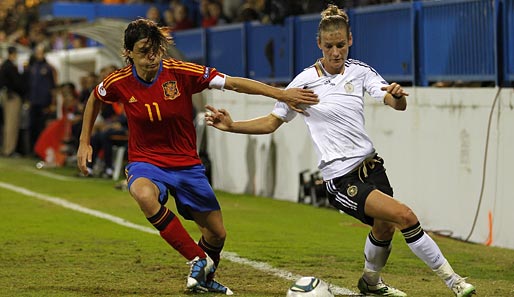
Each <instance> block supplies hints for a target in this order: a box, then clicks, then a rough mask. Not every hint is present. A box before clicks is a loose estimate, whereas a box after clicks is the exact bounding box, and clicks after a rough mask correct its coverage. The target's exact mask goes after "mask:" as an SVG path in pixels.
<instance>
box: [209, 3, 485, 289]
mask: <svg viewBox="0 0 514 297" xmlns="http://www.w3.org/2000/svg"><path fill="white" fill-rule="evenodd" d="M321 15H322V18H321V21H320V24H319V27H318V38H317V40H318V47H319V48H320V49H321V51H322V53H323V58H321V59H319V60H318V61H317V62H316V63H315V64H314V65H313V66H311V67H309V68H307V69H305V70H304V71H303V72H302V73H300V74H299V75H298V76H296V78H295V79H294V80H293V81H292V82H291V83H290V84H289V86H288V88H293V87H302V88H306V89H310V90H313V91H314V93H315V94H317V95H318V98H319V103H318V104H317V105H311V106H305V112H304V113H303V114H302V115H303V119H304V121H305V123H306V124H307V126H308V128H309V132H310V135H311V137H312V141H313V143H314V147H315V150H316V153H317V155H318V158H319V169H320V171H321V173H322V176H323V179H324V180H325V181H326V184H327V190H328V193H329V201H330V203H331V204H332V205H333V206H334V207H335V208H337V209H339V210H341V211H343V212H345V213H347V214H349V215H351V216H353V217H355V218H357V219H359V220H360V221H362V222H364V223H365V224H368V225H370V226H371V231H370V233H369V234H368V236H367V238H366V244H365V247H364V256H365V263H364V271H363V275H362V277H361V278H360V279H359V281H358V283H357V286H358V288H359V290H360V291H361V292H362V293H364V294H366V295H378V296H407V295H406V294H405V293H404V292H402V291H400V290H398V289H395V288H393V287H391V286H389V285H387V284H385V283H384V281H383V280H382V277H381V276H380V271H381V270H382V268H383V267H384V266H385V264H386V262H387V259H388V257H389V254H390V252H391V240H392V238H393V234H394V232H395V230H396V229H399V230H400V231H401V232H402V234H403V236H404V238H405V241H406V242H407V245H408V246H409V248H410V249H411V250H412V252H413V253H414V254H415V255H416V256H418V257H419V258H420V259H421V260H423V262H425V263H426V264H427V265H428V266H429V267H430V268H431V269H432V270H433V271H434V272H435V273H436V274H437V275H438V276H439V277H441V278H442V280H443V281H444V282H445V283H446V285H447V286H448V287H449V288H450V289H451V290H452V291H453V292H454V294H455V296H458V297H462V296H470V295H472V294H473V293H474V292H475V287H474V286H473V285H471V284H469V283H467V282H466V281H465V279H464V278H462V277H461V276H459V275H458V274H456V273H455V272H454V271H453V269H452V267H451V266H450V264H449V263H448V261H447V260H446V258H445V257H444V255H443V254H442V252H441V251H440V249H439V247H438V246H437V244H436V243H435V242H434V241H433V240H432V238H430V236H429V235H428V234H426V233H425V232H424V231H423V229H422V228H421V225H420V223H419V221H418V218H417V217H416V215H415V214H414V212H413V211H412V210H411V209H410V208H409V207H408V206H406V205H405V204H403V203H401V202H399V201H397V200H395V199H394V198H393V189H392V187H391V186H390V184H389V180H388V178H387V175H386V171H385V168H384V166H383V164H384V161H383V160H382V158H380V157H379V156H378V155H377V154H376V152H375V148H374V146H373V143H372V141H371V140H370V138H369V136H368V135H367V133H366V131H365V129H364V93H365V92H367V93H368V94H370V96H371V97H372V98H374V99H376V100H380V101H383V102H384V103H385V104H386V105H388V106H390V107H392V108H394V109H396V110H405V109H406V107H407V101H406V96H407V95H408V94H407V93H406V92H405V91H404V90H403V88H402V87H401V86H400V85H399V84H397V83H392V84H388V83H387V82H385V81H384V79H383V78H382V77H381V76H380V75H379V74H378V73H377V72H376V71H375V70H374V69H373V68H371V67H370V66H368V65H366V64H365V63H363V62H360V61H357V60H351V59H347V57H348V51H349V47H350V46H351V44H352V35H351V33H350V28H349V25H348V16H347V15H346V13H345V12H344V11H343V10H340V9H338V8H337V6H334V5H329V7H328V8H327V9H326V10H324V11H323V12H322V13H321ZM207 108H208V109H209V110H210V112H208V113H207V114H206V121H207V124H208V125H210V126H213V127H216V128H218V129H220V130H223V131H229V132H234V133H243V134H264V133H272V132H273V131H275V130H276V129H278V128H279V127H280V126H281V125H282V124H283V123H284V122H289V121H291V120H292V119H293V118H294V117H295V116H296V115H297V112H295V111H294V110H292V109H291V108H289V107H288V106H287V105H286V104H283V103H281V102H278V103H277V104H275V108H274V109H273V111H272V112H271V113H270V114H269V115H267V116H263V117H259V118H255V119H251V120H246V121H236V122H233V121H232V119H231V118H230V115H229V113H228V112H227V111H226V110H223V109H220V110H218V109H216V108H214V107H212V106H207Z"/></svg>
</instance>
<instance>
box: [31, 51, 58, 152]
mask: <svg viewBox="0 0 514 297" xmlns="http://www.w3.org/2000/svg"><path fill="white" fill-rule="evenodd" d="M56 77H57V74H56V70H55V68H54V67H53V66H52V65H50V64H49V63H48V62H47V61H46V59H45V47H44V46H43V45H37V46H36V48H35V49H34V54H33V55H32V57H31V59H30V62H29V66H28V83H29V93H28V101H29V104H30V111H29V115H30V122H29V131H30V132H29V133H30V148H31V149H33V148H34V144H35V143H36V141H37V139H38V138H39V135H40V134H41V132H42V131H43V129H44V128H45V126H46V123H47V121H48V120H50V119H52V118H55V117H56V115H55V103H56V102H55V100H54V91H55V90H54V89H55V87H56Z"/></svg>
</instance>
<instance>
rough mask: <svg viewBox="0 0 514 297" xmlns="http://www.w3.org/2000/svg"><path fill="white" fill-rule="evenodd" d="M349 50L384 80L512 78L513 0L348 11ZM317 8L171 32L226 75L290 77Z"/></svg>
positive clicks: (90, 14)
mask: <svg viewBox="0 0 514 297" xmlns="http://www.w3.org/2000/svg"><path fill="white" fill-rule="evenodd" d="M149 6H150V4H140V5H104V4H95V3H53V4H46V5H41V6H40V15H41V16H42V17H45V16H52V17H74V18H84V19H87V20H89V21H91V20H94V19H95V18H98V17H111V18H112V17H114V18H124V19H129V20H130V19H135V18H137V17H139V16H143V15H144V14H145V13H146V10H147V9H148V7H149ZM348 14H349V15H350V25H351V27H352V34H353V46H352V47H351V48H350V57H351V58H354V59H358V60H362V61H363V62H365V63H367V64H369V65H370V66H372V67H373V68H375V69H376V70H377V71H378V72H379V73H381V74H382V76H383V77H384V78H385V79H386V80H388V81H399V82H402V83H410V84H413V85H421V86H426V85H429V84H430V83H432V82H435V81H463V82H473V81H482V82H483V81H485V82H496V83H497V84H503V85H508V84H510V83H513V82H514V38H512V36H514V0H446V1H413V2H411V3H395V4H387V5H375V6H369V7H362V8H355V9H350V10H349V11H348ZM319 20H320V15H319V14H312V15H303V16H297V17H290V18H288V19H286V21H285V24H284V25H263V24H257V23H247V24H234V25H224V26H218V27H213V28H209V29H202V28H199V29H192V30H187V31H180V32H175V33H173V36H174V38H175V41H176V45H177V48H178V49H179V50H180V51H182V52H183V53H184V54H185V56H186V58H187V60H189V61H193V62H197V63H201V64H206V65H209V66H212V67H216V68H217V69H219V70H220V71H222V72H225V73H227V74H229V75H236V76H246V77H250V78H254V79H257V80H261V81H266V82H289V81H290V80H291V79H292V77H294V76H295V75H296V74H298V73H299V72H301V71H302V70H303V69H304V68H305V67H308V66H310V65H312V64H313V63H314V62H315V61H316V60H317V59H318V58H320V57H321V52H320V50H319V48H318V46H317V41H316V36H317V29H318V27H317V26H318V23H319Z"/></svg>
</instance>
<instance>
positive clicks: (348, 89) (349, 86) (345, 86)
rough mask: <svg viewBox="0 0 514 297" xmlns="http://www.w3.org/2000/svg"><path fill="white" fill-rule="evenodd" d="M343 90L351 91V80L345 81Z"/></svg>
mask: <svg viewBox="0 0 514 297" xmlns="http://www.w3.org/2000/svg"><path fill="white" fill-rule="evenodd" d="M344 90H345V91H346V93H353V85H352V83H351V82H347V83H346V84H345V85H344Z"/></svg>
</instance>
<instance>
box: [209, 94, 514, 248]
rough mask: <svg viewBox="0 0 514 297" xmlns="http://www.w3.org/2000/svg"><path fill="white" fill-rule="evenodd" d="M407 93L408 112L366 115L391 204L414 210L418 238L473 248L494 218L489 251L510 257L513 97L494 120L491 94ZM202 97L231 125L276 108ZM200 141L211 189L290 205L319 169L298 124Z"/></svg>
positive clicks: (377, 109) (370, 107)
mask: <svg viewBox="0 0 514 297" xmlns="http://www.w3.org/2000/svg"><path fill="white" fill-rule="evenodd" d="M408 91H409V92H410V94H411V95H410V96H409V104H408V105H409V106H408V108H407V111H405V112H398V111H394V110H392V109H390V108H388V107H387V106H384V105H382V104H377V103H374V101H372V100H368V101H367V106H366V127H367V130H368V133H369V134H370V136H371V138H372V139H373V140H374V143H375V147H376V149H377V151H378V153H379V154H380V155H381V156H382V157H383V158H384V159H385V166H386V168H387V171H388V175H389V178H390V180H391V184H392V186H393V188H394V190H395V197H396V198H397V199H399V200H401V201H403V202H405V203H406V204H407V205H409V206H410V207H411V208H413V209H414V211H415V212H416V214H417V215H418V217H419V218H420V221H421V222H422V224H423V226H424V228H425V229H427V230H438V231H440V230H443V231H448V232H450V233H451V234H452V236H454V237H458V238H462V239H466V238H467V237H468V235H470V233H471V237H470V240H471V241H473V242H478V243H484V242H486V240H487V239H488V236H489V220H488V214H489V212H491V214H492V245H494V246H500V247H508V248H514V233H513V232H510V230H509V226H510V227H512V226H514V216H513V215H512V214H511V212H512V210H513V209H514V199H512V195H513V194H512V182H513V180H512V175H513V174H512V173H510V171H509V169H510V168H511V167H512V165H514V155H513V154H512V153H511V152H513V151H514V138H513V132H511V130H510V128H511V127H514V110H513V109H514V90H512V89H504V90H502V91H501V92H500V93H499V97H498V101H497V104H496V106H495V108H494V109H493V110H492V106H493V101H494V98H495V95H496V94H497V89H494V88H467V89H457V88H455V89H454V88H444V89H434V88H411V89H409V90H408ZM204 95H205V98H206V101H207V102H208V103H209V104H212V105H214V106H215V107H219V108H226V109H228V110H229V111H230V112H231V114H232V117H233V119H234V120H238V119H248V118H252V117H257V116H260V115H265V114H268V113H269V112H270V111H271V109H272V107H273V103H274V101H273V100H270V99H268V98H264V97H260V96H248V95H241V94H237V93H234V92H230V91H227V92H220V91H215V90H213V91H206V92H204ZM491 112H492V114H491V116H492V121H491V127H490V130H489V131H490V138H489V141H488V142H487V144H488V146H489V147H488V153H487V155H486V154H485V146H486V136H487V132H488V121H489V116H490V113H491ZM207 140H208V149H209V154H210V158H211V161H212V164H213V186H214V188H216V189H220V190H225V191H228V192H234V193H250V194H256V195H264V196H271V197H275V198H278V199H284V200H291V201H296V199H297V195H298V187H299V179H298V174H299V172H300V171H302V170H305V169H310V170H316V164H317V159H316V156H315V154H314V152H313V149H312V144H311V140H310V138H309V137H308V135H307V129H306V127H305V125H304V123H303V120H302V119H301V117H297V118H296V119H295V120H294V121H292V122H291V123H288V124H284V125H283V126H282V127H281V128H280V129H279V130H278V131H276V132H275V133H274V134H273V135H260V136H254V135H252V136H250V135H238V134H231V133H224V132H220V131H217V130H215V129H213V128H209V129H208V132H207ZM272 144H273V145H272ZM270 147H271V148H272V149H270ZM273 147H274V149H273ZM485 158H487V166H486V168H485V175H484V174H483V164H484V160H485ZM483 179H484V187H483V195H482V196H481V195H480V194H481V190H482V180H483ZM479 203H480V209H479V212H478V216H477V220H476V224H475V227H474V228H473V227H472V226H473V224H474V220H475V214H476V213H477V209H478V206H479ZM472 228H473V232H471V231H472Z"/></svg>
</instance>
